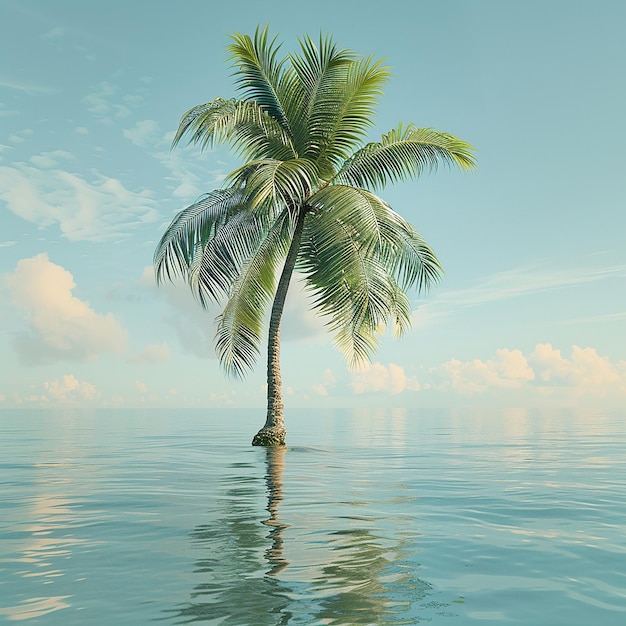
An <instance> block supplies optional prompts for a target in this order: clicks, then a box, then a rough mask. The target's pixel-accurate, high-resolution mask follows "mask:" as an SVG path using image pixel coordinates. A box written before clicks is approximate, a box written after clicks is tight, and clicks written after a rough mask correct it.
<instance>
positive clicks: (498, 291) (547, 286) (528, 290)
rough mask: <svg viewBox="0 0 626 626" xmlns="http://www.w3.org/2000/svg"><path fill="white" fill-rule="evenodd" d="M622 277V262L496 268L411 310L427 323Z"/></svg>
mask: <svg viewBox="0 0 626 626" xmlns="http://www.w3.org/2000/svg"><path fill="white" fill-rule="evenodd" d="M624 277H626V265H613V266H608V267H601V268H596V269H592V268H584V267H583V268H580V267H576V268H570V269H565V270H550V269H545V268H542V267H539V266H536V267H523V268H516V269H512V270H508V271H505V272H499V273H497V274H494V275H493V276H490V277H487V278H485V279H484V280H482V281H481V282H479V283H478V284H477V285H475V286H474V287H471V288H468V289H458V290H452V291H445V292H443V293H441V294H440V295H435V296H432V297H431V298H430V299H429V300H428V302H426V303H423V304H421V305H420V306H419V307H418V308H417V310H416V311H414V313H413V320H414V323H415V325H418V326H419V325H427V324H428V323H430V322H432V321H433V320H434V319H436V318H440V317H444V316H447V315H450V314H452V313H453V312H456V311H459V310H462V309H467V308H473V307H477V306H480V305H483V304H488V303H491V302H496V301H500V300H508V299H511V298H520V297H524V296H529V295H532V294H536V293H540V292H544V291H550V290H555V289H564V288H567V287H575V286H578V285H582V284H586V283H593V282H597V281H601V280H606V279H610V278H624Z"/></svg>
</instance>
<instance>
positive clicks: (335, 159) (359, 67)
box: [310, 57, 389, 168]
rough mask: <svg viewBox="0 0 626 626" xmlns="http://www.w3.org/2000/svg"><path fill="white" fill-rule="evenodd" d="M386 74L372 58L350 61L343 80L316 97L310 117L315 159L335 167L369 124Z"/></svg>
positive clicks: (357, 142)
mask: <svg viewBox="0 0 626 626" xmlns="http://www.w3.org/2000/svg"><path fill="white" fill-rule="evenodd" d="M388 78H389V71H388V69H387V68H386V67H384V66H383V65H382V62H381V61H375V60H374V59H373V58H372V57H370V58H367V59H361V60H357V61H353V62H352V63H351V64H350V65H349V67H348V72H347V75H346V77H345V80H342V81H333V83H332V85H331V86H330V87H328V88H327V89H325V90H324V92H322V93H320V94H319V97H318V98H317V100H316V105H315V108H314V110H313V112H312V115H311V118H310V124H311V127H312V128H314V129H316V132H317V134H318V137H319V140H318V144H319V147H318V150H317V152H316V158H317V159H320V160H321V161H322V162H329V163H332V164H333V165H334V167H335V168H338V167H339V165H340V164H341V163H342V162H343V160H345V159H347V158H348V157H349V156H350V154H351V153H352V152H353V151H354V149H355V148H356V147H357V146H358V145H359V143H360V142H361V141H362V140H363V138H364V137H365V134H366V132H367V129H368V128H370V127H371V126H372V125H373V117H374V110H375V107H376V104H377V103H378V98H379V96H381V95H382V93H383V86H384V84H385V83H386V82H387V79H388Z"/></svg>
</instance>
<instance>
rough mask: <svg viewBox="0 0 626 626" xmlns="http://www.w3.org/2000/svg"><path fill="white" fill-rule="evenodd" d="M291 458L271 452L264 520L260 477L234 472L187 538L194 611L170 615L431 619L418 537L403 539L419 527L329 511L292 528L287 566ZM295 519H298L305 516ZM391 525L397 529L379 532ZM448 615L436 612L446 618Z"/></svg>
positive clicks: (267, 624)
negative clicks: (283, 508)
mask: <svg viewBox="0 0 626 626" xmlns="http://www.w3.org/2000/svg"><path fill="white" fill-rule="evenodd" d="M286 452H287V448H286V447H276V448H267V449H265V451H264V453H265V455H266V458H265V461H266V472H265V487H266V489H265V491H266V494H265V496H266V498H267V501H266V507H265V508H266V510H267V512H268V516H266V517H265V519H263V520H262V519H260V516H259V511H260V509H261V506H262V504H261V502H262V500H261V498H263V489H262V487H261V484H260V479H259V477H258V474H257V471H258V468H257V467H256V466H255V465H254V464H247V463H245V464H242V463H235V464H233V465H232V466H231V468H232V469H233V470H234V471H233V473H232V474H231V475H230V476H226V477H224V478H223V479H222V484H223V486H224V487H225V490H224V491H223V492H222V495H221V497H220V498H218V509H217V510H214V511H213V515H214V520H213V521H211V522H209V523H208V524H203V525H199V526H196V528H195V529H194V530H193V531H192V532H191V533H190V535H191V538H192V541H193V543H194V545H195V546H196V547H197V548H198V549H201V550H202V551H203V553H204V554H205V556H203V557H202V558H200V559H198V560H197V561H196V568H195V570H194V574H195V575H198V576H202V578H203V582H201V583H200V584H198V585H196V586H195V587H194V590H193V592H192V593H191V599H190V602H189V603H186V604H185V605H183V606H179V607H178V608H177V609H176V610H174V611H173V612H172V613H173V614H172V613H170V617H171V619H172V621H173V622H174V623H178V624H183V623H190V622H199V621H206V622H212V623H215V624H220V625H225V626H235V625H236V626H248V625H249V626H279V625H283V624H330V625H340V624H416V623H419V622H420V621H422V619H426V620H428V618H429V617H431V618H432V617H434V615H433V613H432V612H431V611H430V610H429V608H428V606H427V605H424V604H423V602H424V600H425V599H426V598H427V596H428V595H430V593H431V587H430V585H429V584H428V583H426V582H424V581H422V580H420V579H419V578H417V576H416V568H417V567H418V565H417V564H416V563H415V561H414V560H413V559H414V553H415V535H414V533H410V532H409V533H407V534H405V535H404V536H403V535H402V533H401V532H399V529H400V528H402V527H403V526H406V525H408V526H410V525H412V523H414V520H413V519H403V518H401V517H383V518H381V517H378V516H361V517H355V516H350V515H338V513H339V511H338V509H337V508H335V506H333V505H332V504H330V503H329V505H328V510H327V511H326V513H325V514H324V515H323V518H322V519H316V520H315V521H313V520H307V519H306V518H305V519H304V522H303V525H302V517H301V513H300V516H299V519H300V520H301V528H300V530H299V531H298V530H297V529H296V528H295V527H294V528H292V532H291V535H292V536H291V537H290V541H288V544H287V548H288V551H289V554H290V555H291V556H290V559H291V561H292V563H291V567H290V563H289V561H288V560H287V557H286V556H285V553H284V548H285V544H284V537H283V534H284V531H285V530H286V529H288V528H289V526H288V525H287V524H284V523H283V522H281V520H280V516H279V506H280V504H281V502H282V500H283V471H284V467H285V453H286ZM318 495H319V494H318ZM337 504H338V505H342V504H343V505H345V504H346V503H345V502H344V503H337ZM292 513H293V515H295V516H296V517H298V511H295V510H294V511H292ZM320 523H321V524H322V528H319V525H320ZM389 524H391V528H388V530H387V531H384V530H382V528H383V527H385V526H387V527H388V526H389ZM314 526H318V528H317V529H314V528H313V527H314ZM333 526H334V528H333V529H332V530H330V528H331V527H333ZM268 529H269V530H268ZM312 536H314V537H315V540H313V539H312ZM322 537H324V539H322ZM320 540H321V541H320ZM294 561H295V562H294ZM430 604H434V603H430ZM420 608H423V609H424V612H422V611H421V610H420ZM441 608H444V607H443V605H439V610H436V611H435V613H439V614H440V615H441V614H442V613H440V612H439V611H440V610H441Z"/></svg>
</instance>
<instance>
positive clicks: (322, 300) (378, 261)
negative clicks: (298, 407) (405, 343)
mask: <svg viewBox="0 0 626 626" xmlns="http://www.w3.org/2000/svg"><path fill="white" fill-rule="evenodd" d="M298 269H299V271H301V272H302V273H303V274H304V275H305V277H306V282H307V286H308V289H309V290H310V291H311V293H312V295H313V306H314V308H315V309H317V310H318V311H319V312H320V313H321V314H322V315H324V316H326V317H328V318H329V323H328V325H329V327H330V329H331V331H333V332H334V333H335V343H336V344H337V346H338V347H339V349H340V350H341V351H342V352H343V353H344V354H345V355H346V357H347V358H348V361H349V362H350V363H351V365H356V364H358V363H359V362H361V361H363V360H367V359H369V358H371V356H372V354H373V352H374V351H375V349H376V347H377V346H378V343H379V340H378V335H379V332H380V330H381V327H383V326H384V325H385V324H386V322H387V320H388V319H389V317H393V319H394V324H395V326H396V328H400V329H402V330H404V329H406V327H408V324H409V323H410V312H408V313H407V309H408V307H407V306H404V305H403V301H402V296H401V295H400V294H399V291H398V285H397V283H396V281H395V279H394V278H393V276H392V275H391V274H390V272H389V271H388V269H387V268H386V267H385V264H384V259H382V258H381V257H380V255H379V254H377V247H376V245H373V244H371V243H370V242H368V241H362V239H361V237H360V234H359V232H357V231H356V229H354V228H353V227H352V225H351V224H349V223H345V222H344V221H343V220H341V219H335V218H334V216H333V214H332V212H323V213H319V214H312V215H311V216H310V218H309V219H308V220H307V223H306V224H305V233H304V237H303V242H302V247H301V254H300V257H299V262H298Z"/></svg>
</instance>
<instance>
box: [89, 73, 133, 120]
mask: <svg viewBox="0 0 626 626" xmlns="http://www.w3.org/2000/svg"><path fill="white" fill-rule="evenodd" d="M117 93H118V88H117V87H116V86H115V85H113V84H111V83H110V82H108V81H106V80H104V81H102V82H100V83H98V84H97V85H96V86H95V87H92V89H91V91H90V92H89V94H88V95H86V96H85V97H84V98H83V100H82V101H83V103H84V104H86V105H87V110H88V111H89V112H90V113H93V114H94V115H95V116H96V117H97V118H98V119H99V120H100V121H101V122H104V123H107V124H112V123H113V119H114V118H117V119H120V118H124V117H127V116H128V115H130V109H129V108H128V107H127V106H126V105H125V104H121V103H120V102H114V99H115V97H116V96H117Z"/></svg>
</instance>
